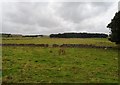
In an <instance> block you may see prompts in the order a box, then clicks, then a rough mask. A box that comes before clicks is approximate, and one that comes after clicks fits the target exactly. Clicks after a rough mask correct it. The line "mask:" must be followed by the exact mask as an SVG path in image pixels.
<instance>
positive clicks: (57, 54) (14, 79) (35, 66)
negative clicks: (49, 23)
mask: <svg viewBox="0 0 120 85" xmlns="http://www.w3.org/2000/svg"><path fill="white" fill-rule="evenodd" d="M2 44H4V45H5V46H3V47H2V58H3V59H2V60H3V68H2V70H3V83H4V82H7V83H30V82H31V83H86V82H87V83H100V82H103V83H117V82H118V50H117V45H116V44H115V43H113V42H110V41H109V40H108V38H68V39H66V38H49V37H42V38H35V37H3V39H2ZM10 44H12V45H10ZM20 44H21V46H19V45H20ZM30 44H33V46H29V45H30ZM38 44H39V45H43V46H35V45H38ZM45 44H47V45H48V46H44V45H45ZM63 44H64V45H72V46H71V47H69V46H65V47H64V46H63V47H61V45H63ZM79 44H80V45H82V46H83V45H84V46H83V47H79V46H78V47H75V46H74V45H79ZM16 45H18V46H16ZM26 45H28V46H26ZM54 45H57V46H56V47H55V46H54ZM86 45H87V46H86ZM85 46H86V47H85ZM88 46H89V47H88ZM92 46H96V47H98V46H99V47H103V48H96V47H92ZM107 47H111V48H107Z"/></svg>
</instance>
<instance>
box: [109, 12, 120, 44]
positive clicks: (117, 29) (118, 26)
mask: <svg viewBox="0 0 120 85" xmlns="http://www.w3.org/2000/svg"><path fill="white" fill-rule="evenodd" d="M107 27H108V28H110V30H111V34H110V38H109V40H110V41H112V42H116V44H120V11H119V12H117V13H116V14H115V16H114V18H113V19H112V20H111V22H110V23H109V24H108V25H107Z"/></svg>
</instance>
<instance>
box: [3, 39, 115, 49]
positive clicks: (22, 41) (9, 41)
mask: <svg viewBox="0 0 120 85" xmlns="http://www.w3.org/2000/svg"><path fill="white" fill-rule="evenodd" d="M2 43H3V44H31V43H32V44H50V45H51V44H87V45H90V44H92V45H96V46H112V47H114V46H116V44H115V43H113V42H110V41H109V40H108V39H107V38H68V39H66V38H22V37H19V38H3V40H2Z"/></svg>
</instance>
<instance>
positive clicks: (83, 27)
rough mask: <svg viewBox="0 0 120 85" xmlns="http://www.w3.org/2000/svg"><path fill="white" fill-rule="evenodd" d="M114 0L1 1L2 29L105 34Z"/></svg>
mask: <svg viewBox="0 0 120 85" xmlns="http://www.w3.org/2000/svg"><path fill="white" fill-rule="evenodd" d="M117 4H118V3H116V2H4V3H2V32H3V33H15V34H16V33H19V34H45V35H46V34H47V35H49V34H51V33H63V32H94V33H95V32H97V33H109V32H110V31H109V29H108V28H106V26H107V24H108V23H109V22H110V21H111V19H112V18H113V16H114V15H115V13H116V12H117V11H118V6H117Z"/></svg>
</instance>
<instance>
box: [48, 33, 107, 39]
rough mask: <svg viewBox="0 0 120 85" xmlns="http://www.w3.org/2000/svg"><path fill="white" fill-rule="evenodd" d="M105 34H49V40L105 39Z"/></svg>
mask: <svg viewBox="0 0 120 85" xmlns="http://www.w3.org/2000/svg"><path fill="white" fill-rule="evenodd" d="M107 37H108V35H107V34H99V33H63V34H61V33H59V34H50V38H107Z"/></svg>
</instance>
